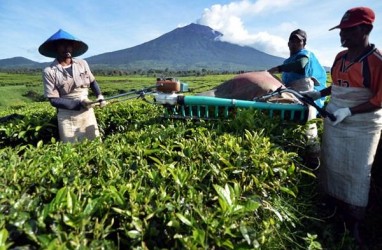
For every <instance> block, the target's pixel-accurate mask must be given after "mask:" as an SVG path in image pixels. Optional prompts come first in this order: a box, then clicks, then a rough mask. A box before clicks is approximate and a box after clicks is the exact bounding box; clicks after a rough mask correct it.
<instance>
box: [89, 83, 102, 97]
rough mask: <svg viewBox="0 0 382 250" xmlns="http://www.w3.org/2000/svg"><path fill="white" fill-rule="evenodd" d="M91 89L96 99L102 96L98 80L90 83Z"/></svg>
mask: <svg viewBox="0 0 382 250" xmlns="http://www.w3.org/2000/svg"><path fill="white" fill-rule="evenodd" d="M90 89H91V90H92V91H93V93H94V95H95V96H96V97H98V96H99V95H102V93H101V88H100V87H99V85H98V82H97V81H96V80H94V81H93V82H91V83H90Z"/></svg>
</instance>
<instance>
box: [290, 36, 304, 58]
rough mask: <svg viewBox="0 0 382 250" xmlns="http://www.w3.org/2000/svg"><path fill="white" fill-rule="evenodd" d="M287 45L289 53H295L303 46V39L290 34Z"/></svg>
mask: <svg viewBox="0 0 382 250" xmlns="http://www.w3.org/2000/svg"><path fill="white" fill-rule="evenodd" d="M288 47H289V52H290V54H291V55H293V54H296V53H297V52H299V51H300V50H302V49H303V48H304V41H303V40H300V39H299V38H298V37H297V36H292V37H291V38H290V39H289V41H288Z"/></svg>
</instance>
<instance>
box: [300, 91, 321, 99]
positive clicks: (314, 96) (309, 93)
mask: <svg viewBox="0 0 382 250" xmlns="http://www.w3.org/2000/svg"><path fill="white" fill-rule="evenodd" d="M301 94H302V95H304V96H307V97H310V98H312V99H313V100H318V99H320V98H321V92H320V91H316V90H312V91H302V92H301Z"/></svg>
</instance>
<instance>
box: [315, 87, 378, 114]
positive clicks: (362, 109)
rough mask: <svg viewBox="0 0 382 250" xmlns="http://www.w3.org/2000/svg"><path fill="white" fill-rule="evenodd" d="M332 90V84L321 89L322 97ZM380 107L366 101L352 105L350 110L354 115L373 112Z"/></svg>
mask: <svg viewBox="0 0 382 250" xmlns="http://www.w3.org/2000/svg"><path fill="white" fill-rule="evenodd" d="M331 92H332V87H331V86H329V87H327V88H325V89H323V90H321V91H320V93H321V96H322V97H324V96H328V95H330V94H331ZM380 108H381V107H379V106H376V105H374V104H372V103H370V102H365V103H362V104H360V105H357V106H354V107H351V108H349V109H350V112H351V113H352V115H354V114H360V113H367V112H372V111H374V110H377V109H380Z"/></svg>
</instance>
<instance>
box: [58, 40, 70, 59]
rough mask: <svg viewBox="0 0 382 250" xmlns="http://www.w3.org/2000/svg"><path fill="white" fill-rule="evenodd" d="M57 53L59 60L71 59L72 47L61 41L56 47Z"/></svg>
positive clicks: (68, 43)
mask: <svg viewBox="0 0 382 250" xmlns="http://www.w3.org/2000/svg"><path fill="white" fill-rule="evenodd" d="M57 53H58V56H59V57H60V58H71V57H72V53H73V45H72V43H71V42H69V41H62V42H60V43H59V44H58V45H57Z"/></svg>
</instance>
